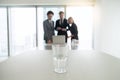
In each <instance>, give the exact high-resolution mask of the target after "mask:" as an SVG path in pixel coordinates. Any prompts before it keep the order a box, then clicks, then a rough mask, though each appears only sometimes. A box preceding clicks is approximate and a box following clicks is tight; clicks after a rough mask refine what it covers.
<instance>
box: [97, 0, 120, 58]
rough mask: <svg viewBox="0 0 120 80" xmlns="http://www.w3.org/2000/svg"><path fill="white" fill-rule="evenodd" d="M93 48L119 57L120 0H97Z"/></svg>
mask: <svg viewBox="0 0 120 80" xmlns="http://www.w3.org/2000/svg"><path fill="white" fill-rule="evenodd" d="M96 3H97V5H96V13H99V14H97V15H99V16H100V17H99V18H97V19H96V21H97V20H98V21H99V23H96V25H95V30H96V32H95V33H96V34H95V49H96V50H100V51H103V52H107V53H109V54H111V55H113V56H116V57H119V58H120V0H97V2H96Z"/></svg>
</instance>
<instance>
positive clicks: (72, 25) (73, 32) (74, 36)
mask: <svg viewBox="0 0 120 80" xmlns="http://www.w3.org/2000/svg"><path fill="white" fill-rule="evenodd" d="M68 24H69V25H68V27H69V30H70V32H71V36H68V37H71V40H73V39H74V40H78V30H77V25H76V24H75V23H74V20H73V18H72V17H69V18H68Z"/></svg>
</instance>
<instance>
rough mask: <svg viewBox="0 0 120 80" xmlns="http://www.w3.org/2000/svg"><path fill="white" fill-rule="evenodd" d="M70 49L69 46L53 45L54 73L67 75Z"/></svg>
mask: <svg viewBox="0 0 120 80" xmlns="http://www.w3.org/2000/svg"><path fill="white" fill-rule="evenodd" d="M68 48H69V47H68V45H67V44H54V45H52V51H53V63H54V71H55V72H57V73H65V72H66V71H67V70H66V67H67V62H68V50H69V49H68Z"/></svg>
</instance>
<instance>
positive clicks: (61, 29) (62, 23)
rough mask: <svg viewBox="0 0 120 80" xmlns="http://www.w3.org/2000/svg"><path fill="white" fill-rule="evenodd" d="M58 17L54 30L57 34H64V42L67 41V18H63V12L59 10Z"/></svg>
mask: <svg viewBox="0 0 120 80" xmlns="http://www.w3.org/2000/svg"><path fill="white" fill-rule="evenodd" d="M59 16H60V19H58V20H57V21H56V26H55V30H57V31H58V33H57V35H65V42H67V37H68V35H67V30H68V28H67V27H68V23H67V19H65V18H64V12H63V11H60V12H59Z"/></svg>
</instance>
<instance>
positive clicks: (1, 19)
mask: <svg viewBox="0 0 120 80" xmlns="http://www.w3.org/2000/svg"><path fill="white" fill-rule="evenodd" d="M7 46H8V45H7V10H6V8H0V56H2V57H4V56H7V55H8V47H7Z"/></svg>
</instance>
